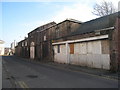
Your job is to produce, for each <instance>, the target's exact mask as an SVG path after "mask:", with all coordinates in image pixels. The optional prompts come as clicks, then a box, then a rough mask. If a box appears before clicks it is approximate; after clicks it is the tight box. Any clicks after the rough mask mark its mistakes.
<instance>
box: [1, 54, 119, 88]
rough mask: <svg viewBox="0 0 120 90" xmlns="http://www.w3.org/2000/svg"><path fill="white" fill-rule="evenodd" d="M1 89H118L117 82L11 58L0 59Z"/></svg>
mask: <svg viewBox="0 0 120 90" xmlns="http://www.w3.org/2000/svg"><path fill="white" fill-rule="evenodd" d="M2 64H3V65H2V67H3V68H2V70H3V71H2V74H3V75H2V83H3V84H2V88H118V81H117V80H111V79H107V78H102V77H97V76H92V75H89V74H86V73H82V72H75V71H72V70H71V71H70V70H64V69H60V68H57V67H56V68H55V67H52V66H50V65H45V64H43V63H37V62H30V61H27V60H24V59H21V58H17V57H13V56H4V57H3V58H2Z"/></svg>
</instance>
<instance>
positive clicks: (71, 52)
mask: <svg viewBox="0 0 120 90" xmlns="http://www.w3.org/2000/svg"><path fill="white" fill-rule="evenodd" d="M70 54H74V44H70Z"/></svg>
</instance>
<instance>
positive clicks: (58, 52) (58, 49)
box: [58, 45, 60, 53]
mask: <svg viewBox="0 0 120 90" xmlns="http://www.w3.org/2000/svg"><path fill="white" fill-rule="evenodd" d="M58 53H60V45H58Z"/></svg>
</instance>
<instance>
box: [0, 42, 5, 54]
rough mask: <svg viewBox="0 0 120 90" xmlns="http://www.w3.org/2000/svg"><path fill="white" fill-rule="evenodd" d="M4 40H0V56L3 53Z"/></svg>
mask: <svg viewBox="0 0 120 90" xmlns="http://www.w3.org/2000/svg"><path fill="white" fill-rule="evenodd" d="M4 43H5V42H4V41H2V40H0V56H2V55H4V51H5V50H4Z"/></svg>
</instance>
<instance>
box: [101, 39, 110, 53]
mask: <svg viewBox="0 0 120 90" xmlns="http://www.w3.org/2000/svg"><path fill="white" fill-rule="evenodd" d="M101 44H102V54H109V41H108V40H103V41H101Z"/></svg>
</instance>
